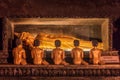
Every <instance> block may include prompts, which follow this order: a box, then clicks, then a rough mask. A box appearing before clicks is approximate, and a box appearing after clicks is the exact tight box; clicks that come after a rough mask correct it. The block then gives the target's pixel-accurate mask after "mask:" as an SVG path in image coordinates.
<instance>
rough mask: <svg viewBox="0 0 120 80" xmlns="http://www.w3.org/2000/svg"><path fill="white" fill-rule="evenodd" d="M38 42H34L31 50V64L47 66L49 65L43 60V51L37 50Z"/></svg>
mask: <svg viewBox="0 0 120 80" xmlns="http://www.w3.org/2000/svg"><path fill="white" fill-rule="evenodd" d="M39 45H40V41H39V40H37V39H36V40H35V41H34V48H33V49H32V50H31V56H32V58H33V64H44V65H48V64H49V63H48V62H47V61H46V60H45V59H44V50H43V49H40V48H39Z"/></svg>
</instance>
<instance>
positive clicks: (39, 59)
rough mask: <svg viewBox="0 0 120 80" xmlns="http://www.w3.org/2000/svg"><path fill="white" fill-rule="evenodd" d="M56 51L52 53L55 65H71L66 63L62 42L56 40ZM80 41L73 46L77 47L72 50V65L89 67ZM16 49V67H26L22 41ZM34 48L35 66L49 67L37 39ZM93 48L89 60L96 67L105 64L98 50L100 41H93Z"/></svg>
mask: <svg viewBox="0 0 120 80" xmlns="http://www.w3.org/2000/svg"><path fill="white" fill-rule="evenodd" d="M54 44H55V49H53V50H52V52H51V59H52V60H53V62H54V64H55V65H69V63H68V62H66V61H65V58H66V57H65V52H64V50H63V49H61V48H60V47H61V41H60V40H55V42H54ZM79 44H80V42H79V40H74V41H73V45H74V46H75V47H74V48H73V49H72V50H71V53H70V54H71V58H72V63H73V64H75V65H80V64H83V65H89V63H88V62H86V61H84V60H83V58H84V52H83V50H82V49H81V48H79ZM16 45H17V46H16V47H15V48H13V50H12V54H13V62H14V64H16V65H19V64H21V65H26V64H27V61H26V51H25V49H24V48H23V45H22V41H21V40H20V39H17V40H16ZM33 45H34V48H33V49H32V50H31V57H32V60H33V61H32V62H33V64H36V65H39V64H43V65H49V64H50V63H49V62H47V61H46V60H45V57H44V50H43V49H41V48H40V47H39V46H40V40H38V39H36V40H34V44H33ZM92 45H93V48H92V49H91V50H90V52H89V58H90V60H91V62H92V63H93V64H95V65H97V64H103V62H102V61H101V60H100V57H101V53H102V50H101V49H99V48H97V46H98V41H97V40H93V41H92Z"/></svg>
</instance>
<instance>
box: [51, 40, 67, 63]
mask: <svg viewBox="0 0 120 80" xmlns="http://www.w3.org/2000/svg"><path fill="white" fill-rule="evenodd" d="M55 46H56V48H55V49H53V51H52V53H51V58H52V59H53V62H54V64H56V65H59V64H63V65H68V63H67V62H65V52H64V50H63V49H61V48H60V46H61V41H60V40H55Z"/></svg>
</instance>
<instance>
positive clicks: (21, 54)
mask: <svg viewBox="0 0 120 80" xmlns="http://www.w3.org/2000/svg"><path fill="white" fill-rule="evenodd" d="M16 45H17V47H15V48H14V49H13V51H12V53H13V58H14V64H22V65H25V64H27V62H26V53H25V50H24V49H23V47H22V41H21V40H20V39H17V40H16Z"/></svg>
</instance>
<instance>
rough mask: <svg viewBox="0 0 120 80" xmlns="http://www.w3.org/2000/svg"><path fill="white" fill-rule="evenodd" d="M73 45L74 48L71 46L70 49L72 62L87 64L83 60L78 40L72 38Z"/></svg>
mask: <svg viewBox="0 0 120 80" xmlns="http://www.w3.org/2000/svg"><path fill="white" fill-rule="evenodd" d="M74 46H75V48H73V49H72V51H71V57H72V59H73V64H76V65H78V64H84V65H88V63H87V62H85V61H84V60H83V58H84V53H83V50H82V49H81V48H79V40H74Z"/></svg>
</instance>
